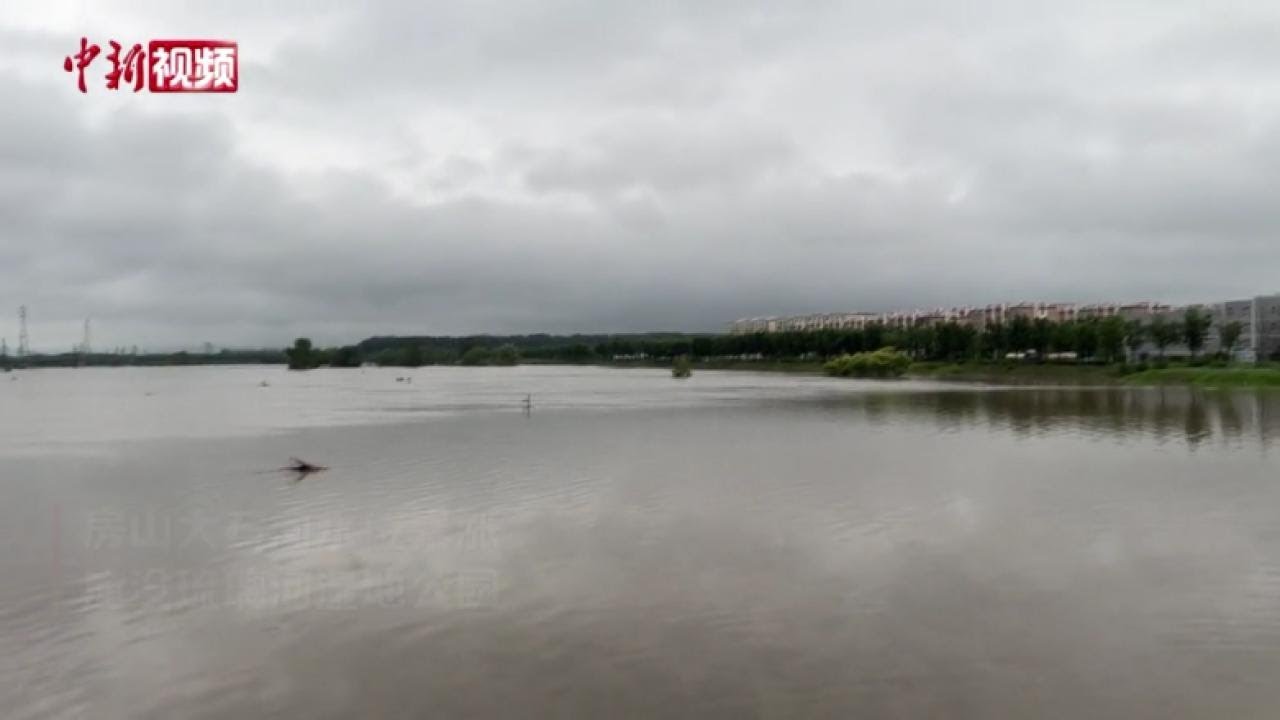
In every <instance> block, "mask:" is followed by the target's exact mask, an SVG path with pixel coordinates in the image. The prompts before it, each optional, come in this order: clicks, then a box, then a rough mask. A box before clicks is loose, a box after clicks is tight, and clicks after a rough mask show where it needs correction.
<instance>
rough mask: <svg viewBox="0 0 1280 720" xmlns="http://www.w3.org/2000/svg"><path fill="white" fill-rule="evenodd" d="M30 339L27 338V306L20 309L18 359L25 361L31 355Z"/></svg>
mask: <svg viewBox="0 0 1280 720" xmlns="http://www.w3.org/2000/svg"><path fill="white" fill-rule="evenodd" d="M29 343H30V338H29V337H28V336H27V306H26V305H23V306H22V307H20V308H18V359H19V360H25V359H26V357H27V356H28V355H30V354H31V346H30V345H29Z"/></svg>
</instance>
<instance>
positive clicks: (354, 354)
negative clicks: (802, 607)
mask: <svg viewBox="0 0 1280 720" xmlns="http://www.w3.org/2000/svg"><path fill="white" fill-rule="evenodd" d="M362 361H363V358H361V357H360V348H358V347H356V346H355V345H345V346H343V347H340V348H338V349H337V350H334V351H333V354H332V355H330V357H329V366H330V367H347V368H350V367H360V363H361V362H362Z"/></svg>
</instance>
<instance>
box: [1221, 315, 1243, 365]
mask: <svg viewBox="0 0 1280 720" xmlns="http://www.w3.org/2000/svg"><path fill="white" fill-rule="evenodd" d="M1243 332H1244V323H1242V322H1240V321H1239V320H1232V321H1231V322H1229V323H1227V324H1226V325H1223V326H1222V329H1221V330H1219V331H1218V333H1219V335H1221V340H1222V343H1221V344H1222V351H1223V352H1224V353H1226V354H1227V357H1231V354H1232V353H1234V352H1235V349H1236V343H1238V342H1240V334H1241V333H1243Z"/></svg>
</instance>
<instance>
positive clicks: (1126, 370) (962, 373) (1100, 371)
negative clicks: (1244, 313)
mask: <svg viewBox="0 0 1280 720" xmlns="http://www.w3.org/2000/svg"><path fill="white" fill-rule="evenodd" d="M907 374H908V376H910V377H917V378H930V379H936V380H955V381H970V382H988V383H996V384H1004V385H1023V384H1025V385H1192V386H1196V387H1205V388H1264V387H1280V367H1277V366H1276V365H1271V364H1268V365H1258V366H1254V365H1226V366H1211V365H1199V366H1193V365H1172V366H1167V367H1145V368H1144V367H1142V366H1133V365H1119V364H1115V365H1057V364H1025V363H1017V364H1012V363H1010V364H1004V363H914V364H913V365H912V366H911V368H910V369H909V370H908V371H907Z"/></svg>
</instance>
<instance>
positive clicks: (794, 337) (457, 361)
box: [285, 308, 1243, 369]
mask: <svg viewBox="0 0 1280 720" xmlns="http://www.w3.org/2000/svg"><path fill="white" fill-rule="evenodd" d="M1210 325H1211V318H1210V316H1209V315H1208V314H1207V313H1205V312H1203V311H1202V310H1200V309H1199V308H1190V309H1188V310H1187V311H1186V312H1185V314H1184V315H1183V316H1182V317H1180V318H1177V319H1176V320H1170V319H1166V318H1162V317H1156V318H1154V319H1152V320H1151V321H1149V322H1146V323H1143V322H1139V321H1137V320H1128V321H1126V320H1124V319H1123V318H1120V317H1108V318H1091V319H1084V320H1074V321H1070V322H1051V321H1049V320H1046V319H1043V318H1039V319H1028V318H1021V317H1019V318H1014V319H1013V320H1011V321H1010V322H1008V323H996V324H991V325H988V326H986V327H985V328H982V329H978V328H974V327H970V326H966V325H960V324H959V323H954V322H947V323H939V324H934V325H928V326H917V327H912V328H890V327H886V326H883V325H871V326H868V327H866V328H863V329H858V330H816V331H803V332H776V333H754V334H744V335H684V334H678V333H651V334H635V335H508V336H491V335H475V336H467V337H375V338H369V339H368V340H365V341H363V342H361V343H359V344H356V345H348V346H345V347H339V348H329V349H317V348H314V347H312V346H311V342H310V341H309V340H307V339H306V338H300V339H299V340H298V341H297V342H295V345H294V347H293V348H290V349H289V350H287V351H285V352H286V354H287V355H288V357H289V362H290V366H291V367H296V368H299V369H305V368H309V367H318V366H320V365H329V366H331V367H356V366H359V365H361V364H363V363H366V362H368V363H373V364H376V365H387V366H398V367H419V366H422V365H514V364H517V363H521V362H528V363H558V364H585V363H601V362H604V363H638V364H669V363H671V362H672V361H673V360H674V359H675V358H678V357H681V356H688V357H690V358H695V359H699V360H708V359H711V360H745V361H750V360H828V359H831V358H838V357H841V356H845V355H853V354H856V353H862V352H873V351H876V350H879V349H880V348H884V347H894V348H897V349H898V350H900V351H902V352H903V353H905V354H906V356H907V357H909V358H911V359H912V360H916V361H922V360H924V361H949V362H960V361H967V360H998V359H1002V358H1005V357H1006V356H1007V355H1009V354H1010V353H1015V354H1020V353H1024V354H1028V355H1030V356H1033V357H1041V358H1043V357H1047V356H1052V355H1054V354H1057V355H1059V356H1060V357H1063V356H1065V357H1074V358H1075V359H1076V360H1078V361H1083V362H1098V363H1112V362H1119V361H1122V360H1125V359H1126V357H1127V356H1129V355H1132V354H1136V353H1138V352H1139V351H1140V350H1141V349H1142V348H1146V347H1151V348H1154V349H1155V352H1156V354H1157V355H1159V356H1163V355H1164V354H1165V352H1166V350H1167V349H1168V348H1170V347H1171V346H1175V345H1180V346H1185V347H1186V348H1187V349H1188V350H1189V351H1190V352H1191V353H1192V354H1193V355H1195V354H1199V353H1201V352H1202V351H1203V349H1204V345H1205V341H1206V339H1207V337H1208V332H1209V328H1210ZM1242 330H1243V327H1242V326H1241V324H1240V323H1238V322H1232V323H1228V324H1227V325H1225V326H1223V327H1222V328H1220V329H1219V334H1220V337H1221V340H1222V346H1223V350H1224V351H1226V352H1230V351H1231V350H1233V349H1234V348H1235V346H1236V344H1237V343H1238V341H1239V338H1240V334H1241V332H1242ZM1148 343H1149V344H1148ZM1126 351H1127V352H1126Z"/></svg>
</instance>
